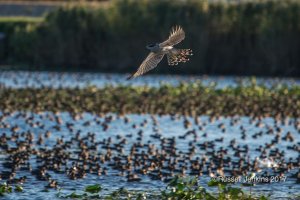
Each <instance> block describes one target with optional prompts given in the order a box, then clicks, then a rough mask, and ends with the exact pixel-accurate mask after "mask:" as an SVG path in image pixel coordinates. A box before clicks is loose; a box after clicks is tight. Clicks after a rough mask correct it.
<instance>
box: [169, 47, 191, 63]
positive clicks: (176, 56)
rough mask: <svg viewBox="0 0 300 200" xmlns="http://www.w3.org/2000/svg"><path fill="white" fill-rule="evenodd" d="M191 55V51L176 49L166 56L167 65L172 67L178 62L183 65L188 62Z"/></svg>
mask: <svg viewBox="0 0 300 200" xmlns="http://www.w3.org/2000/svg"><path fill="white" fill-rule="evenodd" d="M192 55H193V52H192V50H191V49H176V51H174V52H171V53H168V54H167V59H168V64H169V65H171V66H174V65H178V63H180V62H183V63H185V62H187V61H189V58H188V56H192Z"/></svg>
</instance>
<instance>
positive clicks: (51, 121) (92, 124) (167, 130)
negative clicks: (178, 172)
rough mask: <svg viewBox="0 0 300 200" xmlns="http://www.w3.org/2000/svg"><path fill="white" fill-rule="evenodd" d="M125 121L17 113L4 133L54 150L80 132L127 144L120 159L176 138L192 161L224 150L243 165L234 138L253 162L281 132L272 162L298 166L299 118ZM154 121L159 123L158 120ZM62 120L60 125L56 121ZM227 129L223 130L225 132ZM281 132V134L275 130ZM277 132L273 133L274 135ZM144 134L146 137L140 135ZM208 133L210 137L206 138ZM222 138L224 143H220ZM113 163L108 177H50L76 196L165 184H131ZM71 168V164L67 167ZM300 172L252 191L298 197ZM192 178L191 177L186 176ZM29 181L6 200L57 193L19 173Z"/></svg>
mask: <svg viewBox="0 0 300 200" xmlns="http://www.w3.org/2000/svg"><path fill="white" fill-rule="evenodd" d="M0 116H4V113H1V112H0ZM107 117H111V121H110V122H107V124H108V128H107V130H104V129H103V126H102V125H103V124H106V121H107V120H106V119H107ZM126 118H128V119H129V121H128V123H126V122H125V119H124V117H120V116H116V115H115V114H109V115H106V116H98V115H93V114H90V113H84V114H82V115H80V114H78V115H77V116H76V117H75V116H71V115H70V114H69V113H58V114H54V113H51V112H44V113H39V114H37V113H29V112H27V113H24V112H15V113H11V114H8V115H6V116H5V117H3V118H2V120H1V133H0V134H3V133H6V134H7V136H9V137H10V136H12V127H18V129H17V130H16V131H15V132H16V133H18V134H19V135H21V133H23V132H27V131H29V132H31V133H32V134H33V135H34V140H33V145H32V148H36V149H39V148H48V149H51V148H53V146H54V145H56V141H57V138H63V140H64V141H69V140H71V138H74V137H75V135H76V134H75V133H76V132H78V131H80V136H81V138H84V137H85V136H87V135H88V134H95V141H104V139H106V141H107V139H108V138H111V141H112V142H111V146H113V144H117V143H119V142H120V141H121V140H122V139H124V138H125V139H126V141H127V143H126V144H125V145H124V152H123V153H122V154H121V155H128V154H129V151H130V149H131V147H132V145H133V144H134V143H135V144H137V143H141V144H154V145H155V147H156V148H157V149H161V140H163V138H165V139H168V138H173V137H175V141H176V149H177V150H176V151H177V152H180V151H181V154H183V155H186V154H188V152H189V149H190V147H191V145H193V146H195V147H196V153H195V155H193V158H192V159H199V158H202V157H207V158H208V159H209V160H210V159H212V154H209V152H213V151H218V150H220V148H221V147H222V148H223V149H228V154H227V155H226V156H225V157H226V158H227V157H230V158H231V159H232V160H238V159H239V157H236V156H235V155H234V151H232V150H230V148H228V146H229V145H230V142H231V141H232V140H233V139H235V140H236V142H237V144H236V146H237V147H238V148H241V149H243V147H245V145H247V146H248V148H249V151H248V153H242V154H241V156H242V157H244V158H247V160H248V161H249V162H250V163H253V161H254V160H255V159H256V157H258V156H259V155H260V152H258V151H257V150H256V149H257V148H258V147H259V146H260V145H262V146H264V145H265V144H266V143H270V141H272V140H274V138H275V135H276V133H278V131H279V132H280V142H279V143H276V144H275V145H274V146H273V147H272V148H270V149H267V152H266V155H267V156H268V157H270V155H271V151H272V150H275V149H276V148H278V149H279V150H280V151H284V154H283V156H282V157H281V159H277V160H275V163H276V162H277V163H278V164H280V163H284V162H288V161H292V162H297V161H299V152H297V151H295V150H293V149H291V148H290V147H292V146H294V145H298V146H299V144H300V127H297V126H296V125H297V124H299V123H300V119H288V118H287V119H285V120H284V121H277V122H276V120H274V119H273V118H264V119H261V120H258V119H251V118H249V117H236V118H223V117H221V118H219V119H214V118H210V117H208V116H201V117H199V118H198V124H196V123H195V119H193V118H184V117H181V116H175V117H171V116H167V115H166V116H157V115H154V116H150V115H127V116H126ZM154 118H155V120H154V121H155V123H154V121H153V119H154ZM57 119H59V123H58V121H57ZM184 121H189V122H190V124H189V125H188V126H186V127H185V126H184ZM68 123H69V124H72V130H71V129H69V128H68ZM221 125H223V126H221ZM224 127H225V130H223V131H222V129H224ZM276 127H277V128H279V129H280V130H279V129H276ZM47 130H48V131H51V136H50V137H49V138H45V140H44V143H43V144H41V145H38V144H37V140H38V138H39V135H41V134H42V135H43V134H44V133H45V131H47ZM190 130H195V131H196V135H197V137H196V138H195V137H194V136H193V135H189V136H186V137H185V138H182V136H183V135H185V133H187V131H190ZM243 130H245V135H246V138H242V136H243V134H242V132H243ZM270 130H273V131H274V132H273V133H270ZM139 131H142V133H143V134H142V136H141V135H139V134H138V132H139ZM259 132H262V134H261V136H258V137H257V138H254V135H256V134H257V133H259ZM287 132H290V133H291V134H292V136H293V138H294V141H285V140H283V139H282V138H283V137H284V136H286V134H287ZM154 133H156V135H159V138H158V137H155V138H154V137H153V135H154ZM205 133H206V136H204V135H203V134H205ZM220 138H223V141H218V140H219V139H220ZM17 141H24V137H20V138H19V139H17ZM207 141H208V142H213V143H214V144H215V147H213V148H208V149H206V150H204V149H201V148H200V146H199V144H203V143H205V142H207ZM8 144H9V146H10V147H15V146H16V142H15V141H9V142H8ZM97 146H98V148H97V152H98V153H100V154H105V153H106V149H105V148H104V146H105V145H101V144H97ZM77 150H78V147H76V145H75V146H73V147H71V148H69V149H68V150H67V151H68V152H70V153H71V154H72V155H74V156H76V152H78V151H77ZM142 150H145V148H142V147H141V148H140V149H139V152H141V151H142ZM112 154H113V155H114V156H120V152H118V151H116V150H112ZM7 157H8V155H7V154H6V153H1V154H0V163H1V165H0V169H1V171H7V170H9V169H8V168H5V167H4V165H3V163H4V162H5V161H6V160H5V158H7ZM29 162H30V164H31V166H32V168H33V169H35V168H36V167H37V166H39V165H40V163H39V162H37V159H36V157H35V156H31V158H30V160H29ZM112 162H113V161H110V162H107V163H105V166H106V167H107V168H108V174H107V175H102V176H97V175H93V174H89V173H88V174H87V176H86V177H85V178H83V179H77V180H70V179H69V178H68V176H67V175H66V173H63V174H58V173H55V172H53V171H51V170H48V173H49V174H50V175H51V178H52V179H55V180H57V181H58V184H59V187H61V188H63V190H62V192H63V193H71V192H73V190H74V188H76V189H78V190H81V191H82V189H83V188H84V186H86V185H90V184H95V183H99V184H101V185H102V186H103V188H106V189H107V190H106V191H104V193H109V192H110V191H112V190H114V189H118V188H120V187H125V188H127V189H132V190H148V191H149V190H151V191H159V190H160V189H162V188H163V187H164V186H166V183H164V182H163V181H160V180H153V179H151V177H149V176H148V175H140V177H141V178H142V179H141V181H139V182H128V181H127V178H126V176H120V171H119V170H116V169H113V168H112V167H110V165H109V164H110V163H112ZM67 166H68V167H71V162H69V163H68V164H67ZM298 170H299V169H298V168H296V169H293V170H291V171H290V172H289V173H287V174H285V176H287V179H286V181H285V182H279V183H271V184H269V183H268V184H258V185H257V186H255V187H252V191H255V192H256V193H260V192H262V193H264V194H272V199H273V198H274V199H275V198H286V197H290V196H292V195H293V194H296V193H297V192H299V190H300V186H299V184H296V178H295V177H294V176H293V175H294V174H295V173H296V172H297V171H298ZM264 172H269V173H270V174H271V175H272V174H274V175H278V173H277V172H275V171H274V170H273V169H271V168H264V167H262V172H261V173H260V174H263V173H264ZM187 174H188V172H187ZM21 176H27V181H26V182H25V183H24V191H25V192H23V193H12V194H9V195H7V196H6V199H32V198H33V197H34V198H36V199H53V198H55V197H56V194H57V193H58V191H57V190H55V189H49V192H42V191H43V190H44V189H45V186H47V184H48V182H47V181H39V180H38V179H37V178H36V177H35V176H33V175H32V174H31V173H30V172H29V171H26V170H25V171H20V170H18V172H17V176H16V177H21ZM209 180H210V178H209V176H208V175H207V174H204V175H203V176H202V177H201V178H200V182H201V183H203V184H204V185H205V184H206V183H207V182H208V181H209ZM244 190H245V191H248V192H249V188H244Z"/></svg>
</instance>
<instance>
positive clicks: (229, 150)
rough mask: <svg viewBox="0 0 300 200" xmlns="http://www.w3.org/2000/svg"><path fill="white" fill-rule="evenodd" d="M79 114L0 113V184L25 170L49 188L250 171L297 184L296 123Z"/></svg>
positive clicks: (17, 179) (18, 179)
mask: <svg viewBox="0 0 300 200" xmlns="http://www.w3.org/2000/svg"><path fill="white" fill-rule="evenodd" d="M85 115H87V114H82V113H76V114H70V113H59V112H57V113H52V112H43V113H36V114H34V113H30V112H10V113H9V112H3V113H1V115H0V129H1V130H2V133H0V149H1V152H2V153H1V154H2V155H1V159H0V163H1V165H2V167H1V168H2V170H1V174H0V178H1V179H2V180H5V181H6V182H8V183H26V179H27V177H26V176H22V172H23V171H27V172H30V173H31V174H32V175H33V176H34V177H36V179H37V180H43V181H46V182H47V187H52V188H57V187H59V185H60V181H62V180H59V179H55V178H53V177H52V176H51V174H53V173H57V174H61V176H62V177H65V178H70V179H73V180H74V179H81V178H85V177H86V175H87V174H94V175H95V176H105V175H107V174H110V175H114V176H122V177H124V179H126V180H127V181H140V180H141V179H142V178H143V177H145V176H147V177H150V178H151V179H153V180H162V181H168V180H170V179H171V178H172V177H174V175H176V174H178V175H180V176H187V175H197V176H200V177H201V176H207V177H209V176H210V177H219V176H234V177H239V176H247V175H249V174H250V173H257V174H261V175H263V176H266V177H270V176H277V177H280V178H281V177H287V178H288V179H289V180H290V181H292V182H294V183H299V182H300V170H299V166H300V157H299V152H300V142H299V134H300V121H299V119H298V120H297V119H292V118H286V119H282V120H274V121H273V122H266V121H265V119H264V118H247V119H242V118H241V117H234V118H223V119H222V117H213V116H212V117H207V119H202V118H198V117H197V118H189V117H183V116H180V115H170V116H158V115H149V116H140V117H141V118H143V119H142V121H140V122H138V123H137V122H135V121H136V120H135V117H136V116H133V115H125V116H122V115H115V114H99V115H89V117H86V116H85ZM163 118H164V120H166V118H167V119H168V120H169V121H168V122H169V123H171V124H172V123H175V124H177V126H178V127H177V128H176V129H178V130H179V131H178V133H177V134H172V132H173V131H172V129H169V130H170V133H169V132H168V131H167V130H168V129H164V130H162V129H161V128H160V127H162V126H164V124H161V123H164V122H162V121H164V120H163ZM245 120H246V121H248V122H245ZM180 124H181V125H180ZM247 124H248V125H247ZM165 125H167V124H165ZM167 126H168V125H167ZM169 126H170V125H169ZM212 126H213V127H214V128H213V129H212ZM245 126H248V127H247V128H245ZM117 127H119V129H118V128H117ZM120 127H121V128H120ZM285 128H287V129H288V131H285ZM251 129H252V132H251V131H249V130H251ZM232 134H234V136H232ZM216 135H218V137H216ZM264 137H267V139H266V138H264ZM229 138H230V139H229ZM249 140H253V141H255V142H254V143H255V144H254V143H253V141H252V142H247V141H249ZM182 144H184V145H182ZM253 155H256V156H255V157H253ZM115 171H117V173H115Z"/></svg>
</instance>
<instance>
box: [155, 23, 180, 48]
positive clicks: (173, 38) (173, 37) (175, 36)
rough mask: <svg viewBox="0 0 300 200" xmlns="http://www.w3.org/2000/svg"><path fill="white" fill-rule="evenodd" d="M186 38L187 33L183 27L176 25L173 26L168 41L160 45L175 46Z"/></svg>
mask: <svg viewBox="0 0 300 200" xmlns="http://www.w3.org/2000/svg"><path fill="white" fill-rule="evenodd" d="M184 38H185V33H184V31H183V29H182V28H181V27H180V26H175V27H173V28H172V31H171V33H170V36H169V38H168V39H167V40H166V41H164V42H162V43H160V44H159V46H160V47H165V46H174V45H176V44H178V43H179V42H181V41H182V40H184Z"/></svg>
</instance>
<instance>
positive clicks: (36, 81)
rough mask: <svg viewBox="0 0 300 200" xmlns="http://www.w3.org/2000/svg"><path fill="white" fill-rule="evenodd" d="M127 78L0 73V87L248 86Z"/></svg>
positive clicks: (270, 81) (233, 80)
mask: <svg viewBox="0 0 300 200" xmlns="http://www.w3.org/2000/svg"><path fill="white" fill-rule="evenodd" d="M126 77H128V75H124V74H104V73H70V72H68V73H59V72H27V71H2V72H0V86H1V85H2V86H6V87H13V88H24V87H30V88H36V87H42V86H44V87H53V88H58V87H64V88H65V87H70V88H74V87H86V86H89V85H93V86H97V87H103V86H106V85H113V86H115V85H120V84H121V85H134V86H143V85H148V86H152V87H158V86H160V85H162V84H171V85H178V84H179V83H180V82H188V83H193V82H196V81H198V82H201V83H203V84H204V85H210V84H216V86H217V88H223V87H227V86H237V84H239V83H243V84H249V83H250V78H249V77H248V78H247V77H233V76H224V77H223V76H189V75H185V76H180V75H178V76H177V75H145V76H143V77H140V78H136V79H133V80H130V81H127V80H126ZM257 83H259V84H264V85H266V86H268V87H270V86H272V85H274V84H277V83H281V84H287V85H293V84H300V79H293V78H284V79H282V78H257Z"/></svg>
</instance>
